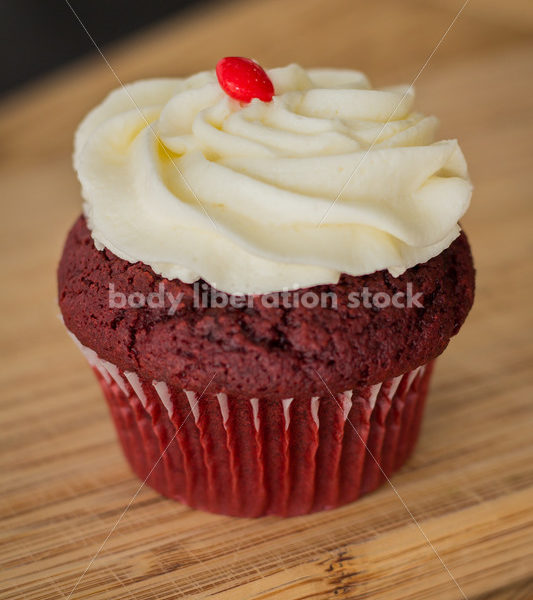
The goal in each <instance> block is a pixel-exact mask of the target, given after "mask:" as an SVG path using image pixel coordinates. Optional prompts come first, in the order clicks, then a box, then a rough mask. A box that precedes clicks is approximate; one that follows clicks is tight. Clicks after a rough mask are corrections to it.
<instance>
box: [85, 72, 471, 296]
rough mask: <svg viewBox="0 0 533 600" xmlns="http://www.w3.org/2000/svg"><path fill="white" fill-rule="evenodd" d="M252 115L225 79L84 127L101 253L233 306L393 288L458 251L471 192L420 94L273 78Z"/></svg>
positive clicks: (131, 98)
mask: <svg viewBox="0 0 533 600" xmlns="http://www.w3.org/2000/svg"><path fill="white" fill-rule="evenodd" d="M267 73H268V76H269V78H270V80H271V81H272V83H273V87H274V93H275V95H274V96H273V98H272V100H271V101H269V102H264V101H262V100H259V99H257V98H255V99H252V100H251V102H240V101H238V100H236V99H234V98H231V97H230V96H229V95H228V94H226V92H225V91H224V90H223V89H222V87H221V85H220V84H219V82H218V81H217V76H216V74H215V72H214V71H208V72H203V73H199V74H197V75H194V76H192V77H189V78H186V79H152V80H145V81H139V82H137V83H133V84H131V85H128V86H126V87H125V88H120V89H118V90H116V91H114V92H112V93H111V94H110V95H109V96H108V97H107V98H106V99H105V100H104V101H103V102H102V104H100V105H99V106H98V107H96V108H95V109H94V110H93V111H92V112H91V113H90V114H89V115H88V116H87V117H86V118H85V119H84V121H83V122H82V123H81V125H80V127H79V129H78V131H77V133H76V139H75V153H74V165H75V169H76V171H77V173H78V177H79V179H80V181H81V184H82V193H83V197H84V200H85V202H84V214H85V216H86V219H87V223H88V227H89V230H90V232H91V235H92V238H93V240H94V242H95V245H96V247H97V248H98V249H100V250H102V249H104V248H106V249H107V250H109V251H111V252H112V253H113V254H114V255H115V256H117V257H119V258H121V259H124V260H125V261H128V262H130V263H135V262H138V261H140V262H142V263H144V264H145V265H147V266H149V267H150V268H151V270H152V271H153V272H155V273H156V274H159V275H162V276H164V277H166V278H168V279H178V280H180V281H181V282H184V283H192V282H194V281H196V280H198V279H203V280H204V281H206V282H208V283H209V284H210V285H211V286H212V287H214V288H217V289H218V290H222V291H225V292H227V293H230V294H264V293H268V292H274V291H282V290H294V289H298V288H306V287H309V286H313V285H319V284H336V283H337V282H339V278H340V276H341V274H342V273H344V274H347V275H351V276H361V275H367V274H370V273H374V272H376V271H381V270H388V271H389V273H390V274H391V275H393V276H394V277H396V276H398V275H400V274H401V273H403V272H404V271H405V270H406V269H409V268H410V267H413V266H414V265H417V264H420V263H424V262H426V261H428V260H429V259H431V258H432V257H435V256H437V255H439V254H440V253H441V252H442V251H443V250H445V249H446V248H448V247H449V246H450V244H451V243H452V242H453V240H454V239H456V238H457V236H458V235H459V232H460V228H459V225H458V220H459V219H460V218H461V216H462V215H463V214H464V212H465V211H466V209H467V207H468V204H469V200H470V195H471V184H470V182H469V179H468V174H467V168H466V163H465V160H464V157H463V154H462V152H461V150H460V148H459V146H458V144H457V141H456V140H443V141H437V142H435V129H436V126H437V119H436V118H435V117H431V116H430V117H426V116H424V115H422V114H420V113H419V112H416V111H414V110H413V100H414V95H413V91H412V89H411V88H410V87H407V86H399V87H390V88H383V89H374V88H372V87H371V85H370V83H369V82H368V79H367V78H366V77H365V76H364V75H363V74H362V73H360V72H358V71H352V70H331V69H311V70H305V69H303V68H301V67H299V66H298V65H289V66H287V67H284V68H279V69H270V70H268V71H267Z"/></svg>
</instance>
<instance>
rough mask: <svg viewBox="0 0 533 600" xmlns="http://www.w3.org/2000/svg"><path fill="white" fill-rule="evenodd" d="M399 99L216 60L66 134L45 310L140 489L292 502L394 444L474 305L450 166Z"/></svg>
mask: <svg viewBox="0 0 533 600" xmlns="http://www.w3.org/2000/svg"><path fill="white" fill-rule="evenodd" d="M413 99H414V98H413V92H412V89H411V88H410V87H407V86H398V87H390V88H384V89H374V88H372V87H371V85H370V83H369V81H368V79H367V78H366V77H365V76H364V75H363V74H362V73H360V72H358V71H353V70H337V69H310V70H305V69H303V68H302V67H300V66H298V65H289V66H287V67H283V68H277V69H270V70H268V71H267V72H265V71H263V70H262V69H261V67H259V66H258V65H257V64H256V63H253V62H252V61H249V60H248V59H237V58H229V59H223V60H222V61H221V62H220V63H219V64H218V65H217V69H216V71H208V72H202V73H198V74H196V75H193V76H192V77H189V78H185V79H153V80H144V81H139V82H137V83H133V84H131V85H128V86H126V87H124V88H120V89H118V90H116V91H114V92H112V93H111V94H110V95H109V96H108V97H107V98H106V99H105V100H104V101H103V102H102V103H101V104H100V105H99V106H97V107H96V108H95V109H94V110H93V111H92V112H91V113H89V115H88V116H87V117H86V118H85V119H84V121H83V122H82V123H81V125H80V127H79V129H78V131H77V133H76V137H75V153H74V167H75V170H76V172H77V174H78V177H79V180H80V182H81V188H82V195H83V198H84V204H83V214H82V215H81V216H80V217H79V218H78V220H77V221H76V223H75V224H74V226H73V228H72V229H71V231H70V233H69V235H68V237H67V240H66V243H65V247H64V251H63V255H62V258H61V262H60V265H59V270H58V288H59V306H60V310H61V313H62V316H63V320H64V323H65V325H66V327H67V329H68V331H69V333H70V334H71V336H72V338H73V339H74V341H75V342H76V344H77V345H78V346H79V348H80V349H81V350H82V352H83V353H84V355H85V356H86V358H87V360H88V362H89V364H90V365H91V367H92V368H93V370H94V373H95V375H96V377H97V379H98V381H99V383H100V385H101V387H102V389H103V392H104V396H105V398H106V400H107V402H108V404H109V409H110V412H111V416H112V418H113V421H114V424H115V426H116V430H117V433H118V438H119V440H120V443H121V445H122V448H123V450H124V453H125V455H126V458H127V460H128V461H129V463H130V465H131V468H132V469H133V471H134V472H135V473H136V474H137V475H138V477H139V478H140V479H141V480H143V481H145V482H146V483H147V484H148V485H150V486H152V487H153V488H154V489H156V490H157V491H158V492H160V493H161V494H163V495H165V496H168V497H170V498H174V499H176V500H178V501H180V502H183V503H185V504H187V505H189V506H191V507H194V508H199V509H203V510H207V511H211V512H216V513H222V514H227V515H235V516H245V517H256V516H261V515H266V514H274V515H280V516H292V515H300V514H306V513H310V512H313V511H318V510H324V509H329V508H334V507H337V506H340V505H343V504H346V503H348V502H352V501H354V500H355V499H357V498H358V497H360V496H361V495H362V494H365V493H367V492H370V491H372V490H374V489H375V488H377V487H378V486H379V485H380V484H381V483H382V482H383V481H384V480H385V479H386V478H387V477H389V476H390V475H391V474H392V473H393V472H394V471H395V470H397V469H398V468H399V467H401V466H402V464H403V463H404V462H405V461H406V459H407V458H408V457H409V455H410V453H411V451H412V450H413V447H414V445H415V443H416V440H417V437H418V433H419V430H420V424H421V420H422V414H423V410H424V404H425V399H426V394H427V391H428V386H429V381H430V377H431V372H432V367H433V363H434V360H435V358H436V357H437V356H439V355H440V354H441V353H442V352H443V351H444V349H445V348H446V346H447V344H448V342H449V340H450V338H451V337H452V336H453V335H455V334H456V333H457V332H458V330H459V328H460V327H461V325H462V323H463V322H464V320H465V318H466V315H467V314H468V312H469V310H470V308H471V305H472V302H473V296H474V268H473V264H472V257H471V253H470V248H469V245H468V241H467V238H466V236H465V234H464V232H462V231H461V229H460V226H459V224H458V221H459V219H460V218H461V217H462V215H463V214H464V213H465V211H466V209H467V207H468V204H469V201H470V196H471V184H470V182H469V179H468V173H467V168H466V163H465V160H464V157H463V154H462V152H461V150H460V148H459V146H458V144H457V141H456V140H442V141H435V130H436V127H437V120H436V119H435V118H434V117H427V116H424V115H422V114H420V113H418V112H416V111H414V110H413Z"/></svg>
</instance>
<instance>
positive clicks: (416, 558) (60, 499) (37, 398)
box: [0, 0, 533, 600]
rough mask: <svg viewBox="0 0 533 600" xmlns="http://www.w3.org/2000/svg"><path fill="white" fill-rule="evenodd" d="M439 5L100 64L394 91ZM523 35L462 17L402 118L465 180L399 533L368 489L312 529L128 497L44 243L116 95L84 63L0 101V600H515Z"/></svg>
mask: <svg viewBox="0 0 533 600" xmlns="http://www.w3.org/2000/svg"><path fill="white" fill-rule="evenodd" d="M461 4H462V0H457V1H455V0H454V1H451V0H426V1H422V0H376V1H373V2H370V1H364V2H363V1H356V0H329V1H325V0H323V1H318V0H262V1H246V2H238V1H235V2H230V3H225V2H224V3H212V4H211V5H210V8H209V10H208V11H206V12H203V13H198V12H197V13H190V14H188V15H186V16H180V18H178V19H175V20H169V21H167V22H166V23H164V24H163V25H161V26H158V27H157V28H155V29H152V30H149V31H146V32H143V33H142V34H141V35H138V36H136V37H135V38H131V39H129V40H128V41H127V42H125V43H123V44H121V45H118V46H115V47H113V48H107V49H105V54H106V56H107V58H108V59H109V62H110V64H111V65H112V66H113V68H114V69H115V71H116V73H117V74H118V75H119V77H120V78H121V79H122V80H123V81H130V80H133V79H137V78H140V77H149V76H159V75H165V76H166V75H182V74H187V73H191V72H194V71H197V70H199V69H203V68H212V67H213V66H214V64H215V63H216V61H217V60H218V58H220V57H221V56H224V55H228V54H232V55H235V54H236V55H239V54H241V55H247V56H253V57H255V58H257V59H258V60H260V61H261V62H262V63H263V64H264V65H266V66H274V65H282V64H287V63H288V62H292V61H295V62H300V63H302V64H303V65H307V66H339V67H356V68H360V69H363V70H364V71H366V72H367V73H369V75H370V76H371V78H372V80H373V81H374V82H375V83H376V84H393V83H397V82H402V81H408V82H409V81H412V80H413V79H414V77H415V76H416V75H417V73H418V72H419V70H420V68H421V67H422V65H423V64H424V62H425V60H426V58H427V57H428V56H429V54H430V53H431V51H432V50H433V49H434V48H435V46H436V44H437V43H438V41H439V39H440V38H441V36H442V35H443V33H444V32H445V31H446V29H447V27H448V26H449V25H450V23H451V22H452V19H453V18H454V16H455V15H456V13H457V11H458V10H459V9H460V7H461ZM65 10H68V8H67V7H65ZM532 30H533V5H532V3H531V2H530V1H529V0H513V1H509V0H508V1H506V2H502V1H501V0H484V1H483V0H472V1H471V2H470V4H469V5H468V6H467V7H466V8H465V10H464V12H463V13H462V14H461V15H460V17H459V18H458V19H457V22H456V23H455V25H454V26H453V28H452V29H451V30H450V32H449V33H448V35H447V37H446V38H445V39H444V41H443V43H442V44H441V45H440V46H439V48H438V50H437V52H436V53H435V55H434V56H433V57H432V59H431V61H430V63H429V65H428V66H427V68H425V70H424V71H423V72H422V74H421V75H420V77H419V79H418V80H417V85H416V87H417V92H418V105H419V107H420V108H421V109H422V110H424V111H427V112H430V113H434V114H437V115H439V117H440V118H441V123H442V125H441V133H442V135H443V137H458V138H459V140H460V142H461V145H462V148H463V150H464V152H465V154H466V156H467V159H468V161H469V165H470V170H471V176H472V179H473V181H474V184H475V192H474V200H473V205H472V207H471V209H470V211H469V213H468V215H467V216H466V217H465V219H464V222H463V225H464V227H465V229H466V230H467V232H468V234H469V237H470V240H471V243H472V246H473V251H474V255H475V261H476V266H477V269H478V279H477V298H476V303H475V307H474V309H473V311H472V313H471V315H470V317H469V319H468V320H467V323H466V325H465V326H464V327H463V329H462V331H461V333H460V335H459V336H458V337H457V339H454V340H453V341H452V343H451V344H450V347H449V348H448V350H447V351H446V353H445V354H444V356H443V357H442V358H441V360H440V362H439V364H438V366H437V370H436V374H435V378H434V383H433V387H432V390H431V394H430V401H429V406H428V410H427V414H426V419H425V422H424V425H423V430H422V436H421V440H420V443H419V445H418V447H417V450H416V451H415V454H414V456H413V458H412V459H411V460H410V461H409V463H408V464H407V466H406V467H405V468H403V469H402V470H401V471H400V472H399V473H398V474H397V475H395V476H394V477H393V480H392V482H393V484H394V487H395V489H396V490H397V492H398V494H399V495H400V497H401V498H402V499H403V501H404V502H405V505H406V506H407V507H408V509H409V511H410V512H411V513H412V515H413V516H414V517H415V518H416V520H417V521H418V523H419V524H420V528H421V529H419V528H418V527H417V526H416V524H415V523H414V522H413V519H412V518H411V516H410V514H409V513H408V511H407V510H406V508H405V506H404V504H403V503H402V502H401V501H400V499H399V497H398V496H397V495H396V493H395V491H394V490H393V489H392V488H391V487H390V486H385V487H383V488H382V489H381V490H379V491H378V492H376V493H374V494H371V495H370V496H368V497H365V498H363V499H362V500H360V501H359V502H357V503H355V504H352V505H350V506H347V507H344V508H341V509H338V510H335V511H331V512H325V513H321V514H317V515H313V516H309V517H301V518H295V519H290V520H280V519H276V518H265V519H260V520H254V521H252V520H243V519H231V518H225V517H219V516H214V515H209V514H204V513H201V512H195V511H192V510H190V509H187V508H185V507H183V506H181V505H179V504H177V503H174V502H172V501H169V500H165V499H163V498H160V497H159V496H158V495H157V494H156V493H154V492H153V491H152V490H150V489H148V488H146V487H143V488H142V489H140V490H139V482H138V481H137V480H136V479H135V477H134V476H133V475H132V474H131V472H130V471H129V469H128V467H127V465H126V463H125V460H124V459H123V457H122V455H121V453H120V449H119V446H118V444H117V442H116V440H115V435H114V431H113V429H112V425H111V422H110V420H109V418H108V415H107V409H106V406H105V404H104V401H103V399H102V398H101V396H100V393H99V390H98V389H97V385H96V382H95V380H94V378H93V375H92V373H91V372H90V370H89V369H88V367H87V366H86V365H85V363H84V360H83V358H82V357H81V356H80V355H79V353H78V351H77V350H76V349H75V348H74V346H73V344H72V342H71V341H70V340H69V339H68V337H67V335H66V333H65V331H64V329H63V327H62V325H61V323H60V322H59V319H58V318H57V315H58V310H57V306H56V301H55V267H56V264H57V261H58V258H59V255H60V252H61V245H62V242H63V239H64V237H65V234H66V231H67V229H68V227H69V225H70V224H71V223H72V222H73V220H74V218H75V217H76V215H77V214H78V213H79V212H80V195H79V186H78V184H77V182H76V179H75V176H74V174H73V171H72V168H71V164H70V154H71V147H72V136H73V133H74V130H75V127H76V125H77V123H78V122H79V120H80V119H81V117H82V116H83V115H84V114H85V112H86V111H87V110H88V109H90V108H91V107H92V106H93V105H94V104H95V103H96V102H98V101H99V100H100V99H101V98H102V96H103V95H104V94H105V93H106V92H107V91H109V90H110V89H112V88H114V87H115V86H116V85H117V81H116V79H115V78H114V76H113V74H112V73H111V72H110V70H109V69H108V67H107V66H106V65H105V63H104V62H103V60H102V59H101V57H100V56H98V55H97V54H96V53H95V55H94V56H93V57H91V58H88V59H86V60H84V61H82V62H78V63H76V64H74V65H73V66H71V67H69V68H68V69H65V70H63V71H61V72H59V73H57V74H55V75H53V76H51V77H49V78H47V79H46V80H44V81H41V82H38V83H36V84H33V85H32V86H30V87H27V88H26V89H23V90H21V91H20V92H18V93H17V94H15V95H12V96H10V97H8V98H6V99H4V100H3V102H2V103H1V105H0V157H1V160H0V197H1V200H2V219H1V223H0V227H1V242H0V243H1V251H0V261H1V267H0V274H1V281H2V294H1V302H2V307H1V310H0V319H1V325H2V339H1V351H2V357H1V362H0V376H1V384H2V388H1V389H2V394H1V422H0V426H1V448H2V455H1V474H2V475H1V476H2V480H1V494H2V497H1V506H0V511H1V543H0V596H1V597H2V598H10V599H12V598H13V599H14V598H17V599H18V598H28V599H31V600H37V599H41V600H44V599H56V598H59V599H61V598H73V599H74V598H76V599H78V598H79V599H81V598H104V599H111V600H112V599H119V598H120V599H122V598H125V599H127V598H130V599H138V600H143V599H152V598H154V599H171V598H172V599H173V598H191V599H199V598H213V599H217V600H218V599H231V600H245V599H246V600H248V599H250V600H252V599H253V600H267V599H268V600H271V599H278V598H279V599H281V600H303V599H306V600H309V599H313V600H322V599H324V600H327V599H331V598H350V599H363V598H364V599H368V598H371V599H372V600H389V599H390V600H401V599H410V600H425V599H439V600H448V599H450V600H452V599H453V600H455V599H460V598H464V596H462V595H461V592H460V591H459V589H458V587H457V586H456V585H455V584H454V581H453V580H452V578H451V576H450V573H451V574H453V577H454V578H455V579H456V581H457V582H458V583H459V585H460V586H461V588H462V589H463V591H464V594H465V595H466V597H467V598H468V599H470V600H471V599H474V598H475V599H478V600H511V599H512V600H530V599H532V598H533V509H532V505H533V451H532V426H533V405H532V399H533V372H532V364H533V341H532V325H533V318H532V311H531V305H532V302H531V293H532V292H533V284H532V282H533V260H532V259H533V242H532V229H533V199H532V189H531V188H532V181H531V172H532V164H533V144H532V142H531V140H532V138H533V39H532V36H531V34H532ZM80 35H84V33H83V31H82V30H81V29H80ZM125 509H127V510H126V512H124V511H125ZM121 516H122V518H121ZM119 519H120V520H119ZM422 532H423V533H422ZM425 536H427V538H428V539H429V540H430V541H431V543H432V544H433V546H434V548H435V549H436V551H437V552H438V554H439V555H440V557H441V558H442V560H443V561H444V563H445V565H446V567H447V568H448V569H449V572H447V570H446V569H445V568H444V566H443V564H442V563H441V562H440V560H439V559H438V558H437V557H436V555H435V553H434V551H433V550H432V548H431V547H430V545H429V544H428V541H427V539H426V537H425ZM99 549H100V550H99ZM97 551H98V555H97V556H96V557H95V554H96V553H97ZM93 557H95V558H94V560H92V559H93ZM75 586H76V587H75Z"/></svg>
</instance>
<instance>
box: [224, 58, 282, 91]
mask: <svg viewBox="0 0 533 600" xmlns="http://www.w3.org/2000/svg"><path fill="white" fill-rule="evenodd" d="M216 71H217V78H218V82H219V83H220V87H221V88H222V89H223V90H224V91H225V92H226V94H228V96H231V97H232V98H235V100H239V101H240V102H250V101H251V100H252V98H259V100H262V101H263V102H270V101H271V100H272V96H273V95H274V86H273V85H272V81H270V78H269V77H268V75H267V74H266V73H265V70H264V69H263V68H262V67H260V66H259V65H258V64H257V63H256V62H254V61H253V60H250V59H249V58H242V57H240V56H226V58H222V59H221V60H219V61H218V63H217V69H216Z"/></svg>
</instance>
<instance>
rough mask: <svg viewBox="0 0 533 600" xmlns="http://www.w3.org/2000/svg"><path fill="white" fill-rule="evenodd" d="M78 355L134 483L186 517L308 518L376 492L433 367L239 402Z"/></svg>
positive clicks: (408, 444)
mask: <svg viewBox="0 0 533 600" xmlns="http://www.w3.org/2000/svg"><path fill="white" fill-rule="evenodd" d="M76 341H77V340H76ZM78 344H79V342H78ZM79 345H80V346H81V344H79ZM81 348H82V350H83V352H84V354H85V356H86V357H87V359H88V361H89V363H90V364H91V366H92V367H93V369H94V371H95V373H96V376H97V378H98V381H99V382H100V385H101V387H102V389H103V391H104V394H105V397H106V399H107V402H108V404H109V408H110V411H111V415H112V417H113V421H114V423H115V427H116V429H117V432H118V436H119V439H120V441H121V444H122V448H123V450H124V454H125V455H126V457H127V459H128V461H129V463H130V465H131V467H132V469H133V470H134V472H135V473H136V474H137V475H138V477H140V479H141V480H145V479H146V480H147V481H146V483H147V484H148V485H149V486H151V487H153V488H154V489H155V490H157V491H158V492H160V493H161V494H163V495H164V496H168V497H169V498H174V499H176V500H179V501H180V502H183V503H185V504H187V505H189V506H191V507H193V508H198V509H202V510H207V511H210V512H215V513H222V514H226V515H234V516H241V517H258V516H261V515H267V514H270V515H280V516H293V515H301V514H307V513H310V512H314V511H319V510H325V509H330V508H334V507H337V506H341V505H343V504H346V503H348V502H352V501H354V500H356V499H357V498H359V497H360V496H361V495H362V494H366V493H368V492H370V491H372V490H374V489H376V488H377V487H378V486H379V485H381V484H382V483H383V481H384V480H385V476H384V473H385V474H386V475H387V476H389V475H391V474H392V473H393V472H394V471H395V470H397V469H398V468H399V467H401V466H402V464H403V463H404V462H405V460H406V459H407V458H408V456H409V454H410V453H411V451H412V449H413V447H414V445H415V443H416V440H417V438H418V433H419V429H420V423H421V420H422V414H423V410H424V404H425V399H426V394H427V390H428V385H429V379H430V376H431V371H432V366H433V363H428V364H426V365H423V366H421V367H419V368H417V369H415V370H413V371H409V372H408V373H405V374H404V375H400V376H398V377H395V378H394V379H389V380H387V381H384V382H383V383H379V384H376V385H372V386H365V387H360V388H357V389H354V390H349V391H346V392H344V393H342V394H338V395H337V396H336V397H335V398H334V397H332V396H331V395H330V394H329V393H328V392H327V390H326V389H324V394H323V395H321V396H320V397H313V398H309V399H307V400H302V399H294V400H293V399H291V398H287V399H281V400H267V399H261V398H251V399H249V400H243V399H238V398H232V397H228V396H227V395H226V394H224V393H216V391H215V390H213V389H211V387H212V386H209V387H208V389H207V391H206V393H205V394H204V396H202V397H201V398H198V397H197V396H196V395H195V393H194V392H191V391H188V390H183V389H181V388H179V387H176V386H170V385H167V384H166V383H165V382H164V381H147V380H143V379H142V378H140V377H139V376H138V375H137V374H136V373H134V372H124V371H122V370H120V369H119V368H118V367H116V366H115V365H113V364H111V363H109V362H107V361H104V360H102V359H100V358H99V357H98V356H97V355H96V353H95V352H93V351H92V350H90V349H89V348H85V347H83V346H81ZM212 385H213V386H214V385H215V384H214V383H213V384H212Z"/></svg>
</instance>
